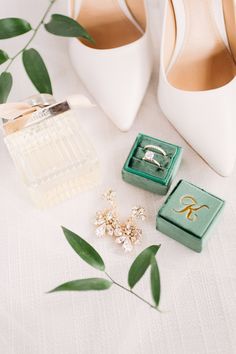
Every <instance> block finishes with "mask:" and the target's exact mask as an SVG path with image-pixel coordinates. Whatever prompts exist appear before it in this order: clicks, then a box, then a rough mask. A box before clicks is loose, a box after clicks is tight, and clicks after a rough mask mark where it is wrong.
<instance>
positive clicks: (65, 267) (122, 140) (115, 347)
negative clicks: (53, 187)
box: [0, 0, 236, 354]
mask: <svg viewBox="0 0 236 354" xmlns="http://www.w3.org/2000/svg"><path fill="white" fill-rule="evenodd" d="M160 1H161V0H159V1H157V0H150V1H149V2H148V4H149V9H150V20H151V27H152V36H153V43H154V53H155V58H156V60H155V70H154V75H153V78H152V81H151V83H150V86H149V89H148V92H147V94H146V97H145V99H144V101H143V104H142V107H141V109H140V111H139V113H138V116H137V119H136V121H135V124H134V126H133V128H132V129H131V130H130V131H129V132H128V133H121V132H119V131H118V130H117V129H116V128H115V127H114V126H113V124H112V123H111V122H110V121H109V120H108V119H107V117H106V116H105V115H104V114H103V112H102V111H101V110H100V109H99V107H97V108H93V109H91V110H89V111H81V113H80V121H81V124H82V125H83V126H84V128H85V130H86V131H87V133H88V134H89V135H90V137H91V139H92V140H93V142H94V145H95V146H96V148H97V151H98V153H99V156H100V159H101V163H102V175H103V178H102V184H101V185H100V186H99V187H97V188H95V189H93V190H91V191H89V192H86V193H82V194H80V195H78V196H77V197H75V198H74V199H72V200H70V201H67V202H65V203H63V204H61V205H59V206H56V207H55V208H52V209H49V210H46V211H39V210H37V209H35V208H34V207H33V206H32V205H31V203H30V201H29V199H28V197H27V195H26V193H25V191H24V189H23V187H22V185H21V183H20V181H19V180H18V177H17V175H16V173H15V168H14V166H13V164H12V162H11V159H10V157H9V155H8V153H7V150H6V147H5V145H4V143H3V140H2V139H0V170H1V173H0V279H1V288H0V352H1V353H2V354H77V353H79V354H95V353H101V354H110V353H114V354H144V353H145V354H146V353H148V354H205V353H209V354H210V353H211V354H233V353H236V274H235V269H236V256H235V255H236V223H235V219H236V171H235V173H234V174H233V175H232V176H231V177H229V178H222V177H220V176H218V175H216V174H215V173H214V172H213V171H212V170H211V169H210V168H209V167H208V166H207V165H206V163H205V162H204V161H203V160H202V159H201V158H200V157H199V156H198V155H197V154H196V153H195V152H194V151H193V150H192V149H191V148H190V147H189V146H188V145H187V144H186V142H185V141H184V140H183V139H182V138H181V137H180V136H179V134H178V133H177V132H176V131H175V129H174V128H173V127H172V126H171V125H170V124H169V122H168V121H167V119H166V118H165V117H164V116H163V114H162V113H161V111H160V109H159V107H158V103H157V101H156V87H157V78H158V75H157V73H158V49H159V40H160V29H161V19H162V14H161V13H160V11H159V10H160V8H159V6H160V5H159V4H160ZM47 3H48V1H47V0H41V1H32V0H8V1H4V0H1V6H0V8H1V10H0V17H1V18H3V17H23V18H25V19H27V20H29V21H30V22H31V23H32V24H33V25H35V24H36V23H37V21H38V20H39V18H40V16H41V14H42V13H43V11H44V8H46V6H47ZM66 5H67V4H66V0H64V1H58V3H57V4H56V5H55V6H54V8H53V12H61V13H64V14H65V13H66ZM27 36H28V35H25V36H22V37H19V38H17V39H11V40H7V41H1V49H5V50H6V51H8V52H9V53H10V54H11V55H12V54H14V53H15V52H16V50H17V49H18V48H19V49H20V48H21V47H22V44H23V43H25V40H26V38H27ZM32 47H34V48H36V49H38V50H39V52H40V53H41V54H42V56H43V58H44V59H45V62H46V63H47V66H48V70H49V72H50V74H51V78H52V84H53V87H54V95H55V97H56V98H57V99H61V98H64V97H65V96H67V95H69V94H74V93H85V94H86V93H87V92H86V90H85V88H84V87H83V86H82V84H81V82H80V80H79V78H78V77H76V75H75V72H74V70H73V68H72V67H71V64H70V60H69V56H68V51H67V40H66V39H64V38H59V37H55V36H52V35H50V34H48V33H46V32H45V31H43V30H42V31H40V33H39V35H38V36H37V37H36V38H35V40H34V42H33V43H32ZM78 60H79V58H78ZM11 72H12V73H13V77H14V88H13V91H12V93H11V96H10V99H11V100H20V99H21V98H24V97H27V96H29V95H31V94H33V93H34V92H35V89H34V88H33V86H32V84H31V83H30V81H29V80H28V78H27V77H26V75H25V73H24V69H23V68H22V64H21V62H20V60H18V61H17V63H15V64H14V65H13V66H12V68H11ZM170 104H171V103H170ZM222 119H223V117H222ZM202 128H203V129H204V127H202ZM213 129H214V127H213ZM139 132H143V133H146V134H150V135H153V136H156V137H159V138H161V139H163V140H166V141H170V142H173V143H176V144H179V145H181V146H183V147H184V157H183V162H182V165H181V168H180V170H179V173H178V176H177V178H176V180H175V183H176V182H177V181H178V180H179V179H180V178H184V179H186V180H190V181H192V182H193V183H195V184H197V185H199V186H202V187H204V188H205V189H207V190H209V191H210V192H212V193H215V194H216V195H219V196H221V197H223V198H225V199H226V201H227V205H226V208H225V211H224V213H223V215H222V218H221V220H220V223H219V224H218V225H217V227H216V228H215V230H214V232H213V235H212V238H211V239H210V241H209V243H208V245H207V247H206V248H205V250H204V251H203V252H202V253H201V254H197V253H195V252H193V251H191V250H189V249H188V248H185V247H184V246H182V245H180V244H179V243H177V242H175V241H174V240H172V239H170V238H168V237H167V236H165V235H162V234H161V233H159V232H157V231H156V230H155V217H156V212H157V210H158V208H159V207H160V205H161V204H162V202H163V201H164V199H165V197H160V196H158V195H154V194H151V193H149V192H146V191H143V190H140V189H138V188H136V187H133V186H131V185H128V184H125V183H124V182H123V181H122V180H121V168H122V165H123V163H124V161H125V159H126V157H127V154H128V152H129V150H130V147H131V145H132V144H133V141H134V139H135V137H136V135H137V134H138V133H139ZM209 134H210V132H209ZM199 138H200V137H199ZM216 149H220V142H219V146H216ZM108 187H112V188H113V189H115V190H116V191H117V192H118V200H119V204H120V208H121V213H122V214H123V215H124V216H125V215H127V213H128V212H129V210H130V208H131V207H132V206H133V205H137V204H140V205H143V206H144V207H145V208H146V209H147V213H148V220H147V222H146V223H145V226H144V238H143V243H142V245H141V246H139V247H137V248H136V250H135V252H134V253H133V254H131V255H124V254H123V252H122V251H121V250H120V248H119V247H118V246H117V245H114V244H113V243H112V242H111V240H109V239H105V240H98V239H97V238H96V237H95V235H94V228H93V225H92V221H93V219H94V215H95V212H96V210H97V209H100V208H102V207H103V206H104V203H103V202H102V200H101V197H100V196H101V194H102V193H103V192H104V190H105V189H106V188H108ZM60 225H64V226H66V227H68V228H70V229H72V230H73V231H75V232H77V233H78V234H80V235H81V236H82V237H84V238H86V239H87V240H88V242H90V243H92V244H93V245H94V247H96V248H97V249H98V251H99V252H100V253H101V254H102V256H103V258H104V260H105V262H106V266H107V271H108V272H109V273H110V274H111V275H112V276H113V278H115V279H116V280H117V281H120V282H123V283H124V284H125V283H126V281H127V273H128V269H129V266H130V264H131V263H132V261H133V259H134V257H135V256H136V255H137V254H138V253H139V252H140V251H141V250H142V249H143V248H145V247H147V246H148V245H151V244H158V243H161V244H162V246H161V249H160V251H159V253H158V255H157V257H158V262H159V267H160V271H161V279H162V299H161V309H162V310H163V313H162V314H160V313H158V312H156V311H154V310H152V309H151V308H149V307H148V306H146V305H145V304H144V303H141V302H140V301H139V300H137V299H136V298H134V297H133V296H131V295H130V294H128V293H125V292H123V291H121V290H120V289H119V288H116V287H115V286H114V287H112V288H111V289H110V290H107V291H104V292H93V293H91V292H86V293H56V294H50V295H49V294H45V292H46V291H48V290H50V289H52V288H53V287H55V286H56V285H59V284H60V283H62V282H64V281H68V280H72V279H79V278H86V277H90V276H102V274H100V273H99V272H98V271H95V270H93V269H92V268H91V267H89V266H88V265H87V264H86V263H84V262H83V261H82V260H81V259H80V258H79V257H78V256H77V255H76V254H75V252H74V251H73V250H72V249H71V248H70V246H69V245H68V244H67V242H66V241H65V238H64V236H63V234H62V232H61V230H60ZM137 292H139V293H140V294H142V295H143V296H144V297H145V298H147V299H150V286H149V277H148V275H146V276H145V277H144V279H143V280H142V281H140V283H139V284H138V285H137Z"/></svg>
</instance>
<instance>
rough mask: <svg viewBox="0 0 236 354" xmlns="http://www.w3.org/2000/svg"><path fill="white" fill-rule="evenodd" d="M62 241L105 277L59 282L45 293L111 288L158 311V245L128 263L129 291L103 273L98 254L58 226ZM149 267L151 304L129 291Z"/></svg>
mask: <svg viewBox="0 0 236 354" xmlns="http://www.w3.org/2000/svg"><path fill="white" fill-rule="evenodd" d="M62 230H63V232H64V235H65V237H66V240H67V241H68V243H69V244H70V245H71V247H72V248H73V249H74V251H75V252H76V253H77V254H78V255H79V256H80V258H82V259H83V260H84V261H85V262H87V263H88V264H89V265H91V266H92V267H94V268H96V269H98V270H100V271H102V272H103V273H104V274H105V275H106V277H107V278H86V279H78V280H72V281H69V282H67V283H63V284H61V285H59V286H57V287H56V288H55V289H53V290H51V291H49V293H53V292H57V291H86V290H106V289H109V288H110V287H111V286H112V285H116V286H118V287H120V288H121V289H122V290H125V291H127V292H129V293H130V294H132V295H134V296H136V297H137V298H138V299H139V300H141V301H143V302H145V303H146V304H147V305H149V306H150V307H151V308H153V309H155V310H158V311H160V310H159V309H158V305H159V302H160V294H161V283H160V274H159V269H158V265H157V261H156V257H155V256H156V253H157V251H158V250H159V248H160V245H152V246H149V247H148V248H146V249H145V250H144V251H142V252H141V253H140V254H139V255H138V256H137V258H136V259H135V260H134V262H133V263H132V265H131V267H130V270H129V273H128V285H129V288H128V287H126V286H123V285H122V284H120V283H118V282H117V281H115V280H114V279H113V278H112V277H111V276H110V275H109V274H108V272H107V271H106V269H105V263H104V261H103V259H102V257H101V256H100V254H99V253H98V252H97V251H96V250H95V249H94V248H93V247H92V246H91V245H90V244H89V243H88V242H86V241H85V240H84V239H83V238H81V237H80V236H78V235H77V234H75V233H74V232H72V231H70V230H68V229H66V228H65V227H62ZM149 267H150V268H151V271H150V284H151V293H152V298H153V301H154V304H152V303H150V302H149V301H147V300H145V299H144V298H143V297H142V296H140V295H138V294H137V293H136V292H134V291H133V288H134V286H135V285H136V284H137V283H138V281H139V280H140V279H141V278H142V276H143V275H144V273H145V272H146V270H147V269H148V268H149Z"/></svg>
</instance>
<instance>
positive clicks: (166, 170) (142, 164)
mask: <svg viewBox="0 0 236 354" xmlns="http://www.w3.org/2000/svg"><path fill="white" fill-rule="evenodd" d="M147 145H154V146H157V147H159V148H161V149H163V150H164V152H165V153H166V156H163V155H162V154H161V153H160V152H159V151H158V150H157V151H155V149H154V150H152V152H153V156H154V159H155V160H156V161H158V163H160V165H161V168H159V167H158V166H156V165H155V164H153V163H151V162H149V161H145V160H143V157H144V155H145V153H147V151H148V150H149V149H145V146H147ZM181 157H182V148H181V147H179V146H177V145H173V144H170V143H168V142H165V141H162V140H159V139H156V138H152V137H151V136H147V135H144V134H139V135H138V136H137V138H136V140H135V143H134V145H133V146H132V149H131V151H130V153H129V156H128V158H127V160H126V162H125V164H124V167H123V169H122V178H123V180H124V181H126V182H128V183H131V184H133V185H135V186H137V187H140V188H142V189H146V190H148V191H150V192H153V193H157V194H161V195H164V194H166V193H167V192H168V189H169V188H170V185H171V183H172V181H173V179H174V177H175V175H176V173H177V170H178V167H179V165H180V162H181Z"/></svg>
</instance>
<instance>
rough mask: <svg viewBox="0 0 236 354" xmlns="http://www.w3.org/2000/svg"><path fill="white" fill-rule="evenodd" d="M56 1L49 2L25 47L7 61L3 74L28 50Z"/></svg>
mask: <svg viewBox="0 0 236 354" xmlns="http://www.w3.org/2000/svg"><path fill="white" fill-rule="evenodd" d="M56 1H57V0H50V4H49V5H48V7H47V9H46V11H45V13H44V15H43V17H42V18H41V20H40V21H39V23H38V25H37V26H36V27H35V29H32V31H33V34H32V36H31V37H30V39H29V40H28V42H27V43H26V44H25V46H24V47H23V48H22V49H21V50H19V51H18V52H17V53H16V54H15V55H14V56H13V57H12V58H10V59H9V63H8V65H7V67H6V68H5V70H4V71H3V72H6V71H7V70H8V69H9V67H10V66H11V64H12V63H13V61H14V60H15V59H16V58H17V57H18V56H19V55H20V54H21V53H23V52H24V50H25V49H27V48H28V46H29V45H30V43H31V42H32V41H33V39H34V38H35V36H36V34H37V32H38V30H39V29H40V27H41V26H42V25H43V23H44V20H45V18H46V16H47V15H48V13H49V11H50V10H51V8H52V6H53V4H54V3H55V2H56Z"/></svg>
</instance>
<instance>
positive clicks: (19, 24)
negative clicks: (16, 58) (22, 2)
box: [0, 17, 32, 39]
mask: <svg viewBox="0 0 236 354" xmlns="http://www.w3.org/2000/svg"><path fill="white" fill-rule="evenodd" d="M31 29H32V27H31V25H30V24H29V23H28V22H27V21H25V20H22V19H21V18H15V17H11V18H3V19H1V20H0V39H7V38H12V37H16V36H19V35H21V34H24V33H26V32H29V31H30V30H31Z"/></svg>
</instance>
